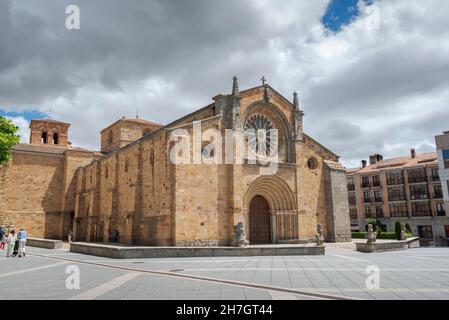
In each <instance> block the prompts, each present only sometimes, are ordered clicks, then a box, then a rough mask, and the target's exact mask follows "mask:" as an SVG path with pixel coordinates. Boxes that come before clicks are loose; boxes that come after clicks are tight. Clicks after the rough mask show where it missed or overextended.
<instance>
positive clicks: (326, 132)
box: [0, 0, 449, 165]
mask: <svg viewBox="0 0 449 320" xmlns="http://www.w3.org/2000/svg"><path fill="white" fill-rule="evenodd" d="M328 2H329V0H322V1H297V0H283V1H274V0H257V1H256V0H254V1H239V0H232V1H209V0H190V1H181V0H171V1H166V0H164V1H162V0H153V1H143V0H135V1H132V2H130V3H126V4H125V3H124V2H123V1H119V0H108V1H106V0H95V1H88V0H78V1H68V0H48V1H45V2H44V1H34V0H33V1H32V0H17V1H14V2H13V1H10V0H3V1H1V2H0V107H1V108H4V109H6V110H10V111H20V110H25V109H28V110H29V109H38V110H41V111H44V112H46V111H48V109H50V108H51V109H52V111H53V114H54V117H57V118H59V119H61V120H64V121H68V122H70V123H72V127H71V140H72V141H73V142H74V143H75V144H77V145H82V146H86V147H90V148H97V147H98V144H99V134H98V132H99V131H100V130H101V128H102V127H104V126H106V125H107V124H109V123H111V122H113V121H115V120H116V119H117V118H119V117H121V116H122V115H126V116H128V117H132V116H134V115H135V113H136V110H138V112H139V114H140V116H141V117H144V118H146V119H149V120H153V121H159V122H162V123H167V122H169V121H171V120H173V119H175V118H177V117H179V116H182V115H183V114H185V113H187V112H189V111H192V110H195V109H197V108H200V107H202V106H204V105H206V104H208V103H210V101H211V97H212V96H214V95H215V94H217V93H220V92H229V91H230V87H231V78H232V76H233V75H234V74H237V75H238V76H239V80H240V87H241V88H245V87H250V86H254V85H256V84H258V83H260V82H259V79H260V77H261V76H262V75H265V76H266V77H267V78H268V79H269V82H270V84H271V85H272V86H273V87H275V88H276V89H278V90H279V91H280V92H282V93H283V94H284V95H285V96H287V97H288V98H290V97H291V93H292V92H293V91H294V90H298V91H299V92H300V97H301V103H302V107H303V108H304V110H305V111H306V118H305V127H306V130H307V132H308V133H309V134H311V135H312V136H313V137H315V138H317V139H319V140H320V141H321V142H322V143H323V144H325V145H326V146H328V147H329V148H331V149H332V150H334V151H335V152H336V153H338V154H339V155H341V156H342V160H343V161H344V163H345V164H347V165H357V164H358V162H359V161H360V160H361V159H362V158H366V157H367V156H368V154H369V153H373V152H380V153H383V154H384V155H385V156H396V155H400V154H403V153H405V152H408V149H409V148H410V147H413V146H414V147H418V151H420V150H421V149H422V150H424V151H427V150H429V149H431V148H432V143H433V136H434V135H435V134H438V133H440V131H442V130H444V129H447V124H446V123H447V118H448V115H449V111H448V108H447V106H448V104H449V89H448V88H449V86H448V85H449V59H448V57H449V46H448V43H449V41H448V40H449V22H448V20H447V18H446V17H445V12H447V11H448V10H447V9H449V4H446V2H441V1H437V0H434V1H426V3H422V2H421V1H418V0H409V1H397V0H392V1H378V2H377V5H378V7H379V9H380V17H381V20H380V29H379V30H374V31H373V30H371V31H370V30H366V28H365V27H364V21H365V19H367V17H366V16H365V15H363V14H362V16H361V17H360V18H359V19H358V20H356V21H355V22H354V23H352V24H351V25H349V26H347V27H346V28H345V29H343V30H342V31H341V32H339V33H337V34H331V33H328V32H326V30H324V28H323V26H322V24H321V17H322V16H323V14H324V11H325V9H326V6H327V4H328ZM69 4H77V5H79V7H80V10H81V30H79V31H68V30H66V29H65V18H66V14H65V8H66V6H67V5H69ZM18 121H19V120H18ZM20 121H21V123H22V122H23V119H20ZM445 126H446V127H445ZM93 137H95V139H93Z"/></svg>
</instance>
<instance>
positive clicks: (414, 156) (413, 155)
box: [410, 148, 416, 159]
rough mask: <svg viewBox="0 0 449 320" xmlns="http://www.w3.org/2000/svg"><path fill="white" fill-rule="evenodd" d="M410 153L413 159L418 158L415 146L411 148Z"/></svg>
mask: <svg viewBox="0 0 449 320" xmlns="http://www.w3.org/2000/svg"><path fill="white" fill-rule="evenodd" d="M410 155H411V157H412V159H415V158H416V149H415V148H411V149H410Z"/></svg>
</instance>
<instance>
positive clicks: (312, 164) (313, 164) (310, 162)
mask: <svg viewBox="0 0 449 320" xmlns="http://www.w3.org/2000/svg"><path fill="white" fill-rule="evenodd" d="M307 167H309V169H310V170H315V169H316V168H317V167H318V161H316V159H315V158H314V157H310V158H309V159H308V160H307Z"/></svg>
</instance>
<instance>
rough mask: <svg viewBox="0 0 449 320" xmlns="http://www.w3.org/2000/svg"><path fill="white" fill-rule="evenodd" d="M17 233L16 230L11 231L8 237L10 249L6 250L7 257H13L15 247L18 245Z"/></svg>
mask: <svg viewBox="0 0 449 320" xmlns="http://www.w3.org/2000/svg"><path fill="white" fill-rule="evenodd" d="M16 240H17V237H16V232H15V231H14V230H11V232H10V233H9V235H8V240H7V242H8V248H7V249H6V256H7V257H8V258H9V257H11V255H12V252H13V250H14V246H15V244H16Z"/></svg>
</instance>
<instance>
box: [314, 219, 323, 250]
mask: <svg viewBox="0 0 449 320" xmlns="http://www.w3.org/2000/svg"><path fill="white" fill-rule="evenodd" d="M316 232H317V233H316V235H315V241H316V244H317V245H318V246H321V245H323V243H324V236H323V226H322V225H321V224H318V225H317V227H316Z"/></svg>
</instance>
